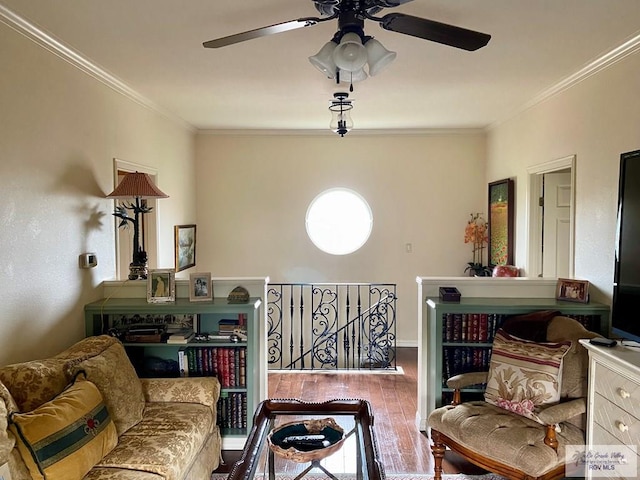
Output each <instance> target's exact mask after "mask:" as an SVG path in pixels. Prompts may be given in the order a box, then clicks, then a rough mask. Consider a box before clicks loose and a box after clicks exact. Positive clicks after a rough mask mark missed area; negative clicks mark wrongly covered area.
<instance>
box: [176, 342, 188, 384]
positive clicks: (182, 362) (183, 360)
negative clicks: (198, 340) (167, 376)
mask: <svg viewBox="0 0 640 480" xmlns="http://www.w3.org/2000/svg"><path fill="white" fill-rule="evenodd" d="M185 350H186V349H185V348H184V347H182V348H181V349H180V350H178V368H179V370H180V376H181V377H188V376H189V363H188V362H189V361H188V359H187V355H186V352H185Z"/></svg>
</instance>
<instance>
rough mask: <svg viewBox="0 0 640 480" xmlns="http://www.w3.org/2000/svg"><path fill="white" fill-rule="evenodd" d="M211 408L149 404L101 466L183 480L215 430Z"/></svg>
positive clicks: (180, 404) (168, 403)
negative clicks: (137, 421) (141, 417)
mask: <svg viewBox="0 0 640 480" xmlns="http://www.w3.org/2000/svg"><path fill="white" fill-rule="evenodd" d="M213 422H214V419H213V416H212V413H211V409H209V408H208V407H206V406H204V405H200V404H195V403H171V402H167V403H149V404H147V408H146V409H145V411H144V417H143V419H142V421H141V422H139V423H138V424H137V425H136V426H134V427H133V428H131V429H129V430H127V432H126V433H124V434H123V435H121V436H120V438H119V439H118V445H117V446H116V448H114V449H113V451H112V452H111V453H109V454H108V455H107V456H105V457H104V458H103V459H102V461H100V463H99V464H98V467H120V468H130V469H132V470H142V471H146V472H151V473H156V474H159V475H162V476H163V477H164V478H166V479H167V480H178V479H182V478H183V477H184V475H185V474H186V472H187V471H188V470H189V468H190V467H191V464H192V463H193V462H194V461H195V459H196V456H197V455H198V453H199V452H200V450H201V449H202V446H203V445H204V444H205V443H206V441H207V438H208V437H209V435H210V432H211V429H212V428H213Z"/></svg>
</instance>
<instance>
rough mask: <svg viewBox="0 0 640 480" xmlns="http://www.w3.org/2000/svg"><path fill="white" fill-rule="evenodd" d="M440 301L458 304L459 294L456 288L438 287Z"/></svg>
mask: <svg viewBox="0 0 640 480" xmlns="http://www.w3.org/2000/svg"><path fill="white" fill-rule="evenodd" d="M440 300H442V301H443V302H459V301H460V292H459V291H458V289H457V288H456V287H440Z"/></svg>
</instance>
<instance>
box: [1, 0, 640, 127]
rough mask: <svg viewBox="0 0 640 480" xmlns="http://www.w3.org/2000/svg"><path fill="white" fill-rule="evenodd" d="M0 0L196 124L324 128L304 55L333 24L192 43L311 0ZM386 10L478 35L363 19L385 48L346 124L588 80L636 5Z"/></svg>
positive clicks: (419, 121) (423, 122)
mask: <svg viewBox="0 0 640 480" xmlns="http://www.w3.org/2000/svg"><path fill="white" fill-rule="evenodd" d="M0 2H2V3H3V4H4V5H5V6H6V7H7V8H8V9H9V10H10V11H12V12H14V13H16V14H18V15H19V16H20V17H23V18H24V19H26V20H28V21H29V22H30V23H32V24H33V25H35V26H36V27H38V28H39V29H41V30H43V31H44V32H46V33H48V34H49V35H50V36H52V37H54V38H55V39H57V40H58V41H59V42H60V43H62V44H64V45H66V46H67V47H70V48H71V49H73V50H75V51H76V52H78V53H79V54H80V55H82V56H83V57H84V58H86V59H88V60H90V61H91V62H92V63H94V64H95V65H97V66H99V67H100V68H102V69H104V70H105V71H107V72H108V73H109V74H111V75H112V76H113V77H115V78H116V79H118V80H119V81H121V82H123V83H124V84H126V85H127V86H128V87H130V88H131V89H133V90H134V91H135V92H137V93H138V94H139V95H141V96H142V97H144V98H145V99H148V100H149V103H150V104H151V105H153V106H157V108H158V109H159V110H161V111H164V112H165V113H168V114H169V115H170V116H172V117H176V118H179V119H182V120H183V121H184V122H186V123H188V124H189V125H191V126H193V127H194V128H197V129H215V130H217V129H234V130H235V129H269V130H271V129H285V130H289V129H304V130H326V129H327V128H328V124H329V120H330V114H329V112H328V110H327V107H328V105H329V100H330V99H331V98H332V96H333V93H334V92H336V91H344V90H345V87H344V86H342V85H341V86H337V85H336V84H335V81H334V80H329V79H327V78H325V77H324V76H323V75H322V74H321V73H320V72H319V71H318V70H316V69H315V68H314V67H313V66H312V65H311V64H310V63H309V61H308V57H309V56H311V55H314V54H316V53H317V52H318V50H319V49H320V47H322V45H324V43H325V42H327V41H328V40H330V39H331V38H332V36H333V34H334V33H335V32H336V30H337V21H335V20H334V21H328V22H324V23H320V24H318V25H316V26H313V27H308V28H301V29H298V30H292V31H288V32H284V33H279V34H276V35H271V36H268V37H262V38H257V39H253V40H249V41H246V42H243V43H239V44H236V45H231V46H227V47H224V48H220V49H205V48H203V46H202V42H204V41H207V40H211V39H214V38H218V37H222V36H226V35H231V34H234V33H239V32H243V31H246V30H252V29H255V28H259V27H263V26H266V25H271V24H275V23H280V22H284V21H288V20H294V19H297V18H301V17H315V16H318V12H317V10H316V9H315V7H314V4H313V2H312V1H311V0H269V1H265V0H235V1H220V0H217V1H216V0H188V1H185V2H178V1H176V0H134V1H131V0H109V1H102V2H99V1H97V0H94V1H89V0H56V1H51V0H0ZM0 5H1V4H0ZM394 11H396V12H401V13H406V14H409V15H414V16H418V17H423V18H428V19H431V20H436V21H439V22H443V23H449V24H453V25H457V26H461V27H464V28H468V29H471V30H477V31H480V32H484V33H489V34H491V36H492V38H491V41H490V42H489V44H488V45H487V46H486V47H484V48H482V49H480V50H477V51H475V52H468V51H465V50H459V49H456V48H452V47H448V46H444V45H441V44H437V43H433V42H429V41H426V40H422V39H418V38H415V37H411V36H407V35H402V34H399V33H394V32H389V31H386V30H383V29H382V28H381V27H380V26H379V25H378V24H377V22H374V21H369V20H367V21H366V22H365V33H366V34H367V35H371V36H374V37H375V38H376V39H377V40H379V41H380V42H382V43H383V44H384V46H385V47H386V48H388V49H389V50H393V51H395V52H397V54H398V55H397V58H396V60H395V61H394V62H393V63H392V64H391V65H390V66H389V67H388V68H387V69H386V70H384V71H383V72H381V73H380V74H379V75H377V76H375V77H370V78H368V79H366V80H364V81H363V82H359V83H356V84H354V89H355V90H354V92H353V93H352V94H351V98H353V99H354V109H353V111H352V118H353V121H354V124H355V127H354V132H355V131H356V130H378V129H385V130H386V129H405V130H422V129H454V128H455V129H457V128H486V127H488V126H491V125H494V124H496V123H498V122H501V121H504V120H506V119H508V118H509V117H510V116H512V115H514V114H515V113H517V112H518V111H521V110H522V109H523V108H526V106H527V105H530V104H531V103H532V102H535V101H537V100H540V99H542V98H546V96H547V95H549V94H550V93H551V92H553V91H555V89H556V88H557V87H558V86H560V85H564V84H565V83H571V82H568V81H567V80H568V79H571V76H573V75H575V74H577V73H578V72H582V73H581V74H580V75H578V76H577V77H575V78H574V79H580V78H581V75H583V74H584V76H586V75H588V73H589V71H590V70H589V69H590V68H591V67H588V66H590V65H591V66H593V65H598V59H600V58H602V57H603V55H606V54H607V53H608V52H611V51H612V50H614V49H616V48H618V47H619V46H621V45H623V44H625V42H629V44H631V45H633V46H635V48H637V42H638V41H639V40H638V38H636V37H637V36H638V34H639V33H640V1H638V0H414V1H411V2H409V3H406V4H404V5H401V6H399V7H396V8H390V9H385V10H383V11H382V12H380V13H379V14H378V15H377V16H383V15H384V14H387V13H392V12H394ZM0 13H1V12H0ZM5 13H6V12H5ZM5 19H6V15H5ZM0 20H2V18H0ZM594 62H595V63H594ZM585 67H588V68H587V69H586V70H584V69H585ZM563 82H564V83H563Z"/></svg>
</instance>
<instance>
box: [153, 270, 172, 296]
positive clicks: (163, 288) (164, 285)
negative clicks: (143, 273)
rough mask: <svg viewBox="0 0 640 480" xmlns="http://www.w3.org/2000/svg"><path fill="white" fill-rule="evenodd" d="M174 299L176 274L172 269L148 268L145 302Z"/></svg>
mask: <svg viewBox="0 0 640 480" xmlns="http://www.w3.org/2000/svg"><path fill="white" fill-rule="evenodd" d="M175 300H176V274H175V271H174V270H170V269H158V270H149V274H148V275H147V302H149V303H164V302H175Z"/></svg>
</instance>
